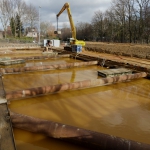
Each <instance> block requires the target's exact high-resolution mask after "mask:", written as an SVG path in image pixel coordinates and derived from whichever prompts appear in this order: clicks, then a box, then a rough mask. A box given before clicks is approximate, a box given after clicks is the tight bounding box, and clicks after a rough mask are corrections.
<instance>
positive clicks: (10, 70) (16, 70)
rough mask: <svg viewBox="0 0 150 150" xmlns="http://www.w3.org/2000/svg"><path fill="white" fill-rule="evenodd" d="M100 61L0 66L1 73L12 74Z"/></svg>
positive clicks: (78, 65)
mask: <svg viewBox="0 0 150 150" xmlns="http://www.w3.org/2000/svg"><path fill="white" fill-rule="evenodd" d="M97 64H98V61H89V62H75V63H66V64H55V65H41V66H31V67H19V68H0V73H2V74H12V73H20V72H29V71H30V72H31V71H38V70H54V69H66V68H72V67H81V66H90V65H97Z"/></svg>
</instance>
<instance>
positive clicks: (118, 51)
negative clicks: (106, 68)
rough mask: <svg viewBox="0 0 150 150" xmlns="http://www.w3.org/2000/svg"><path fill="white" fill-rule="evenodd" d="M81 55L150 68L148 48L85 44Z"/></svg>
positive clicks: (125, 45) (94, 43)
mask: <svg viewBox="0 0 150 150" xmlns="http://www.w3.org/2000/svg"><path fill="white" fill-rule="evenodd" d="M82 53H83V54H87V55H91V56H98V57H101V58H104V59H109V60H114V61H119V62H124V63H130V64H133V65H138V66H141V67H145V68H150V46H148V45H138V44H118V43H102V42H86V46H85V48H84V49H83V52H82Z"/></svg>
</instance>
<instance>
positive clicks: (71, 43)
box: [55, 3, 85, 50]
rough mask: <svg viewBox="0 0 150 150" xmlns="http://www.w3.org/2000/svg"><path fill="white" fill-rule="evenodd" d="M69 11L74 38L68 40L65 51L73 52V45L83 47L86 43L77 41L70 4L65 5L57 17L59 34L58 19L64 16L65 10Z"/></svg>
mask: <svg viewBox="0 0 150 150" xmlns="http://www.w3.org/2000/svg"><path fill="white" fill-rule="evenodd" d="M65 9H66V10H67V13H68V18H69V21H70V27H71V32H72V38H68V40H67V45H65V46H64V49H65V50H71V49H72V46H73V45H81V46H85V42H84V41H81V40H77V39H76V28H75V25H74V22H73V19H72V15H71V10H70V6H69V3H65V4H64V6H63V7H62V9H61V10H60V12H59V13H58V14H57V15H56V17H57V32H55V33H57V34H58V32H59V31H58V17H59V16H60V15H61V14H62V12H63V11H64V10H65Z"/></svg>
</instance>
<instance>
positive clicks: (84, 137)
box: [11, 112, 150, 150]
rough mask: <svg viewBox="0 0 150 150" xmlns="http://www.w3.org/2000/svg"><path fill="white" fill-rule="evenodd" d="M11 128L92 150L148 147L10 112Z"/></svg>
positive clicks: (142, 148)
mask: <svg viewBox="0 0 150 150" xmlns="http://www.w3.org/2000/svg"><path fill="white" fill-rule="evenodd" d="M11 119H12V123H13V126H14V127H16V128H20V129H23V130H27V131H30V132H35V133H42V134H45V135H46V136H50V137H53V138H56V139H61V140H65V141H69V142H73V143H76V144H80V145H82V146H84V147H86V148H87V149H92V150H93V149H94V150H149V149H150V145H148V144H145V143H139V142H136V141H132V140H127V139H123V138H120V137H116V136H113V135H108V134H103V133H99V132H94V131H90V130H86V129H82V128H78V127H74V126H69V125H66V124H61V123H57V122H52V121H48V120H43V119H38V118H33V117H31V116H26V115H23V114H17V113H13V112H11Z"/></svg>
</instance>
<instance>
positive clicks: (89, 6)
mask: <svg viewBox="0 0 150 150" xmlns="http://www.w3.org/2000/svg"><path fill="white" fill-rule="evenodd" d="M24 1H25V2H26V3H27V4H33V5H34V6H35V7H37V8H39V6H40V7H41V8H40V16H41V17H40V18H41V21H50V22H51V23H52V24H53V25H55V26H56V14H58V12H59V11H60V10H61V8H62V7H63V5H64V4H65V3H66V2H68V3H69V4H70V8H71V13H72V17H73V20H74V24H77V23H78V22H89V23H90V22H91V20H92V17H93V15H94V12H96V11H98V10H101V11H105V10H106V9H108V8H109V7H110V2H111V0H93V1H92V0H67V1H66V0H58V1H56V0H34V1H33V0H32V1H31V0H24ZM63 23H67V24H68V26H69V19H68V16H67V12H66V10H65V11H64V12H63V13H62V14H61V15H60V17H59V27H61V26H62V24H63Z"/></svg>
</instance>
